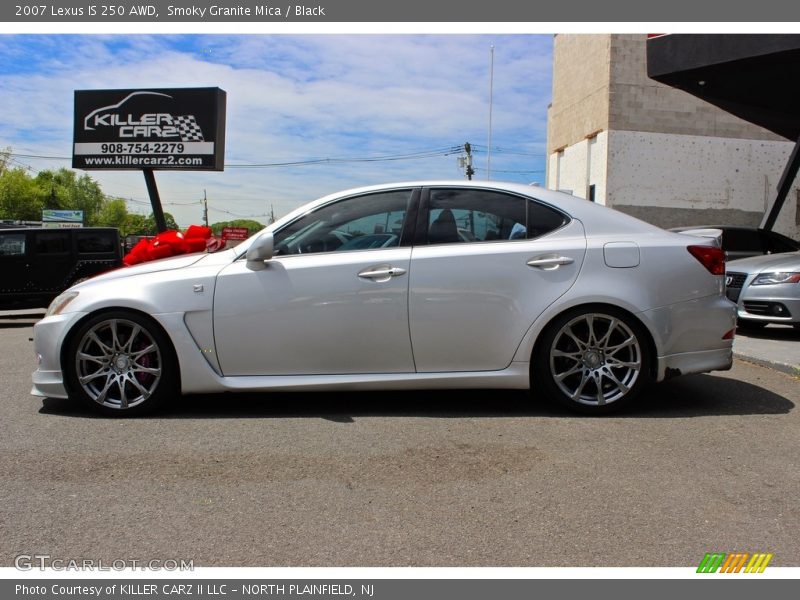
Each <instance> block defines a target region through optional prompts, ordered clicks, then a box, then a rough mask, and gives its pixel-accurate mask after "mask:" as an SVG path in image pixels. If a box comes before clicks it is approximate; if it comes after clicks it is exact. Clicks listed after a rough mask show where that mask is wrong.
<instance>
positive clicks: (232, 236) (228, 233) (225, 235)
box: [222, 227, 250, 242]
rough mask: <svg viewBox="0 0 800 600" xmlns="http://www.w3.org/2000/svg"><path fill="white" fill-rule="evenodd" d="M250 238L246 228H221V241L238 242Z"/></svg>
mask: <svg viewBox="0 0 800 600" xmlns="http://www.w3.org/2000/svg"><path fill="white" fill-rule="evenodd" d="M248 237H250V231H249V230H248V229H247V227H223V228H222V241H223V242H227V241H228V240H234V241H240V240H246V239H247V238H248Z"/></svg>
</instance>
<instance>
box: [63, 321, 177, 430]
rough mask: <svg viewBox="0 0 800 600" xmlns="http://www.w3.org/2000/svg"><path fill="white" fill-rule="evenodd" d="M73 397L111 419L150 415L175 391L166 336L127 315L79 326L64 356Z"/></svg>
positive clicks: (144, 322) (174, 371) (172, 361)
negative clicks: (150, 412)
mask: <svg viewBox="0 0 800 600" xmlns="http://www.w3.org/2000/svg"><path fill="white" fill-rule="evenodd" d="M64 371H65V376H66V380H67V387H68V389H69V391H70V393H71V395H73V396H77V397H78V398H79V399H80V400H82V401H83V402H84V403H85V404H87V405H89V406H91V407H92V408H94V409H96V410H99V411H100V412H102V413H104V414H106V415H110V416H133V415H138V414H142V413H145V412H149V411H150V410H152V409H154V408H156V407H157V406H158V405H160V404H162V403H163V402H164V401H165V400H166V399H167V398H168V397H169V396H170V395H171V394H173V393H174V392H175V391H176V382H177V378H176V372H177V368H176V360H175V358H174V353H173V351H172V346H171V344H170V341H169V339H168V338H167V336H166V335H165V334H164V333H163V331H161V329H160V328H159V327H158V326H157V325H156V324H155V323H153V322H152V321H151V320H150V319H148V318H147V317H145V316H142V315H140V314H137V313H134V312H129V311H114V312H106V313H101V314H98V315H96V316H94V317H91V318H90V319H88V320H87V321H85V322H84V323H82V324H81V325H80V327H79V328H78V330H77V331H76V332H75V334H74V335H73V336H72V337H71V339H70V342H69V345H68V347H67V352H66V354H65V357H64Z"/></svg>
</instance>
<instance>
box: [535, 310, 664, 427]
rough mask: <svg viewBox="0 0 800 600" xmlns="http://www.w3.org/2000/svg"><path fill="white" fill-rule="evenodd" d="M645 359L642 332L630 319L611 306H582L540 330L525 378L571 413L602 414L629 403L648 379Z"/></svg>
mask: <svg viewBox="0 0 800 600" xmlns="http://www.w3.org/2000/svg"><path fill="white" fill-rule="evenodd" d="M650 354H651V352H650V346H649V338H648V336H647V333H646V332H645V330H644V328H643V327H642V325H641V324H639V323H638V322H637V321H636V320H635V319H634V318H633V317H631V316H630V315H628V314H627V313H625V312H624V311H621V310H617V309H614V308H612V307H605V306H603V307H596V308H593V307H582V308H578V309H575V310H572V311H569V312H567V313H565V314H563V315H561V316H560V317H558V318H557V319H556V320H555V321H553V322H552V323H551V324H550V325H549V326H548V328H547V329H546V330H545V332H544V334H543V337H542V340H541V342H540V343H539V344H538V346H537V350H536V353H535V356H534V360H533V364H532V367H533V372H532V374H531V378H532V382H533V383H534V384H535V383H537V382H541V384H542V389H543V391H544V392H545V395H546V396H547V397H549V398H550V399H552V400H555V401H557V402H559V403H560V404H562V405H564V406H566V407H567V408H569V409H571V410H574V411H577V412H581V413H586V414H606V413H610V412H614V411H616V410H619V409H621V408H622V407H623V406H625V405H627V404H628V403H629V402H631V401H632V400H633V399H634V398H635V397H636V396H637V395H638V393H639V391H640V390H641V388H642V386H644V385H645V384H646V383H647V381H648V380H649V379H650V376H649V374H650V361H651V358H650Z"/></svg>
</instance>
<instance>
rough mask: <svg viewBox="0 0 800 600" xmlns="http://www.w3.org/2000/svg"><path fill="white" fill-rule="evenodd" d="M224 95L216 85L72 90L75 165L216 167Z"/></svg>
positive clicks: (219, 165)
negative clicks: (203, 86) (73, 97)
mask: <svg viewBox="0 0 800 600" xmlns="http://www.w3.org/2000/svg"><path fill="white" fill-rule="evenodd" d="M225 99H226V94H225V92H224V91H223V90H221V89H219V88H177V89H133V90H76V91H75V124H74V138H73V139H74V143H73V150H72V166H73V167H74V168H76V169H173V170H185V169H186V170H213V171H222V170H223V168H224V159H225Z"/></svg>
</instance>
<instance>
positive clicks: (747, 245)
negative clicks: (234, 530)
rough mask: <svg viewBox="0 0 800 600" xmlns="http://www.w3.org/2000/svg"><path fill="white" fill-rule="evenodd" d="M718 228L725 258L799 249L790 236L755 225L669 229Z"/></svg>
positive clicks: (687, 230)
mask: <svg viewBox="0 0 800 600" xmlns="http://www.w3.org/2000/svg"><path fill="white" fill-rule="evenodd" d="M710 229H719V230H720V231H722V240H721V246H722V250H723V251H724V252H725V258H726V260H729V261H731V260H737V259H739V258H747V257H749V256H761V255H763V254H780V253H783V252H796V251H798V250H800V242H797V241H795V240H793V239H792V238H790V237H787V236H785V235H782V234H780V233H776V232H775V231H769V230H766V229H758V228H756V227H732V226H729V225H702V226H696V227H673V228H672V229H670V231H676V232H679V233H692V232H693V231H702V230H710Z"/></svg>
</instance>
